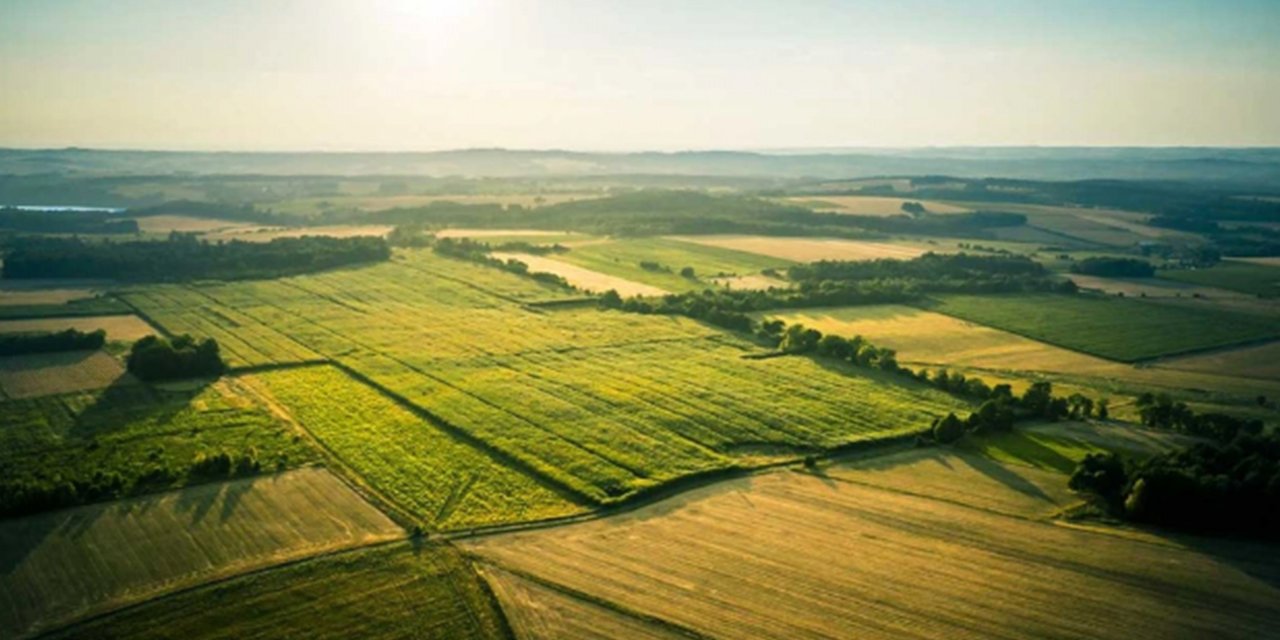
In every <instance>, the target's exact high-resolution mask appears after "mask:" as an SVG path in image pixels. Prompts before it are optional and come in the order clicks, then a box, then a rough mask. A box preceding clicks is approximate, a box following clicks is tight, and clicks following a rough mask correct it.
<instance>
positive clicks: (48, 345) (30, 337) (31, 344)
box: [0, 329, 107, 356]
mask: <svg viewBox="0 0 1280 640" xmlns="http://www.w3.org/2000/svg"><path fill="white" fill-rule="evenodd" d="M106 341H107V332H106V331H103V330H102V329H98V330H97V331H90V332H88V333H85V332H83V331H79V330H76V329H67V330H66V331H58V332H56V333H11V334H2V335H0V356H16V355H22V354H27V353H50V352H54V351H79V350H84V349H100V348H102V345H103V344H105V343H106Z"/></svg>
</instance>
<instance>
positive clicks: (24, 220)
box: [0, 207, 138, 233]
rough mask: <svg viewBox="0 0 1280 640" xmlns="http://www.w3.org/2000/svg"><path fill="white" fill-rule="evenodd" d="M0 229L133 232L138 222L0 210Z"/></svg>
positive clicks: (102, 214) (100, 214)
mask: <svg viewBox="0 0 1280 640" xmlns="http://www.w3.org/2000/svg"><path fill="white" fill-rule="evenodd" d="M0 229H9V230H12V231H21V232H24V233H137V232H138V222H137V221H136V220H132V219H122V218H121V217H120V214H117V213H112V212H110V211H26V210H23V209H18V208H16V207H2V208H0Z"/></svg>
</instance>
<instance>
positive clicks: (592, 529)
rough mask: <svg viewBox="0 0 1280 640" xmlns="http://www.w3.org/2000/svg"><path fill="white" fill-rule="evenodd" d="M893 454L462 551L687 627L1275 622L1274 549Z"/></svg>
mask: <svg viewBox="0 0 1280 640" xmlns="http://www.w3.org/2000/svg"><path fill="white" fill-rule="evenodd" d="M931 457H936V458H937V460H936V461H934V462H930V461H927V460H928V459H929V458H931ZM971 460H980V462H971ZM981 461H985V462H981ZM896 462H897V463H898V465H899V466H896V467H895V466H894V464H893V463H892V461H889V462H886V461H872V462H871V463H870V464H871V466H870V467H868V468H865V469H863V468H862V467H861V465H862V464H863V463H850V466H852V467H854V468H855V470H854V471H852V472H850V475H849V476H848V477H845V476H844V474H845V473H846V472H845V471H843V470H842V469H843V467H841V466H836V467H828V468H824V469H821V470H819V472H817V473H813V474H810V473H796V472H786V471H783V472H776V473H769V474H763V475H756V476H752V477H750V478H745V479H740V480H734V481H731V482H723V483H719V484H717V485H715V486H711V487H706V488H702V489H698V490H695V491H692V492H689V493H687V494H684V495H682V496H680V497H678V498H674V499H671V500H668V501H664V502H663V503H659V504H655V505H652V506H649V507H644V508H642V509H639V510H636V511H633V512H630V513H627V514H624V515H618V516H614V517H609V518H605V519H601V520H596V521H592V522H587V523H581V524H574V525H570V526H566V527H560V528H557V529H554V530H548V531H530V532H521V533H515V534H507V535H497V536H489V537H484V538H478V539H474V540H469V541H466V542H465V543H463V548H464V549H465V550H466V551H467V552H469V553H472V554H475V555H476V556H477V557H478V558H480V559H481V560H482V561H483V562H484V563H487V564H488V565H491V566H494V567H496V568H498V569H500V570H504V571H507V572H509V573H516V574H519V575H521V576H526V577H528V578H530V579H533V580H535V581H536V582H538V583H539V584H542V585H546V586H549V587H552V588H554V589H555V590H556V591H557V592H559V593H561V594H566V593H567V594H574V593H577V594H589V596H590V599H591V601H592V602H595V603H604V604H606V605H607V606H608V607H609V608H611V609H613V610H621V611H627V612H632V613H633V614H636V615H639V616H650V617H655V618H658V619H660V620H662V621H664V622H665V623H666V624H667V626H669V627H675V628H683V629H687V630H689V631H690V633H689V634H686V635H693V634H700V635H704V636H709V637H752V638H818V637H849V636H857V637H867V638H904V637H905V638H992V637H1001V638H1030V637H1056V638H1125V639H1128V638H1134V637H1161V638H1192V637H1205V636H1213V637H1223V638H1242V639H1243V638H1256V637H1262V636H1265V635H1267V634H1268V633H1269V632H1270V631H1269V630H1271V629H1274V628H1275V627H1276V625H1277V624H1280V607H1277V606H1276V604H1275V603H1276V601H1277V597H1280V588H1278V587H1277V586H1275V585H1276V582H1275V577H1276V576H1280V563H1277V562H1276V559H1275V555H1274V554H1268V553H1267V552H1266V547H1262V546H1260V545H1252V544H1250V543H1239V542H1235V541H1233V542H1231V543H1222V544H1219V545H1215V544H1213V543H1209V542H1201V543H1198V544H1197V546H1195V547H1189V546H1185V545H1183V544H1180V543H1179V542H1177V541H1172V542H1170V541H1165V540H1162V539H1161V538H1159V537H1156V536H1146V537H1142V538H1140V539H1139V538H1137V537H1130V536H1127V535H1123V534H1120V535H1117V534H1113V533H1110V532H1107V531H1102V530H1098V529H1094V528H1079V527H1067V526H1059V525H1056V524H1052V523H1049V522H1045V521H1043V520H1042V519H1043V517H1044V515H1045V513H1046V511H1048V510H1052V509H1054V508H1056V507H1057V505H1058V504H1060V502H1061V501H1062V500H1064V499H1065V497H1064V496H1062V495H1061V490H1060V489H1053V490H1052V493H1051V491H1050V489H1049V488H1048V487H1045V486H1044V485H1045V483H1047V482H1049V478H1051V477H1055V476H1056V477H1057V478H1060V479H1062V478H1064V476H1061V475H1058V474H1052V475H1048V476H1047V475H1045V472H1043V471H1041V470H1037V469H1031V468H1026V467H1018V466H1016V465H1001V464H998V463H995V462H992V461H991V460H990V459H987V458H983V457H981V456H977V457H971V456H964V455H960V456H957V455H952V454H948V453H944V452H939V451H937V450H921V451H918V452H913V453H911V454H904V457H902V458H900V459H897V460H896ZM988 463H989V464H988ZM922 473H924V474H925V475H924V476H923V477H922V476H921V475H920V474H922ZM971 481H976V482H974V483H973V491H972V492H969V491H967V485H969V484H970V483H971ZM872 483H874V484H872ZM875 484H878V485H881V486H875ZM940 485H951V486H952V487H953V488H952V489H951V491H950V492H949V493H948V494H947V495H945V496H942V497H939V498H934V497H928V496H925V495H917V494H916V492H922V493H923V492H928V491H930V490H932V488H933V487H935V486H940ZM979 487H981V491H980V490H979ZM1038 492H1043V493H1044V494H1045V496H1044V497H1039V494H1038ZM966 493H972V494H975V495H977V496H978V497H979V498H980V500H979V501H974V500H972V499H971V498H970V497H969V496H966V495H965V494H966ZM1055 494H1056V495H1057V496H1058V497H1056V498H1055V497H1054V496H1055ZM1002 496H1004V498H1002ZM1002 500H1007V501H1002ZM993 501H994V502H993ZM1251 554H1258V555H1252V556H1251ZM1237 563H1240V564H1237ZM487 570H488V569H486V571H487ZM1246 571H1248V573H1246ZM1255 576H1257V577H1255ZM504 604H505V603H504ZM517 606H518V605H517ZM525 606H535V607H536V606H539V605H538V602H537V600H533V601H532V602H531V603H530V604H528V605H525ZM520 615H521V614H515V615H514V616H513V617H515V618H517V619H518V618H520Z"/></svg>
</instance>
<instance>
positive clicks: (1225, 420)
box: [1137, 393, 1262, 442]
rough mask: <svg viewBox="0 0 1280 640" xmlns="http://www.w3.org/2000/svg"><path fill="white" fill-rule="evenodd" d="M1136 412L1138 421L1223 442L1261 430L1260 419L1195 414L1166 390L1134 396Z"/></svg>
mask: <svg viewBox="0 0 1280 640" xmlns="http://www.w3.org/2000/svg"><path fill="white" fill-rule="evenodd" d="M1137 407H1138V415H1139V417H1140V418H1141V420H1142V424H1144V425H1147V426H1148V427H1155V428H1157V429H1169V430H1171V431H1178V432H1181V433H1186V434H1189V435H1193V436H1199V437H1203V438H1212V439H1214V440H1217V441H1219V442H1227V441H1230V440H1231V439H1233V438H1235V437H1236V436H1237V435H1239V434H1257V433H1261V431H1262V421H1261V420H1250V419H1243V418H1236V417H1234V416H1229V415H1225V414H1221V413H1203V414H1196V413H1195V412H1194V411H1192V410H1191V408H1190V407H1188V406H1187V404H1186V403H1185V402H1175V401H1174V400H1173V398H1171V397H1170V396H1169V394H1167V393H1162V394H1159V395H1156V394H1152V393H1144V394H1142V395H1141V396H1138V401H1137Z"/></svg>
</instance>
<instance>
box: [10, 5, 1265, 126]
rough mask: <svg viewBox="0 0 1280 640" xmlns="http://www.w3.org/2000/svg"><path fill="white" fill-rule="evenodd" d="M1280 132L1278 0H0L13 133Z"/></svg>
mask: <svg viewBox="0 0 1280 640" xmlns="http://www.w3.org/2000/svg"><path fill="white" fill-rule="evenodd" d="M988 144H990V145H1009V144H1018V145H1020V144H1035V145H1181V144H1185V145H1280V0H1203V1H1201V0H1195V1H1192V0H1158V1H1157V0H1151V1H1137V0H1128V1H1126V0H1105V1H1104V0H1099V1H1092V0H1088V1H1086V0H1076V1H1070V0H1064V1H1058V2H1050V1H1040V2H1033V1H1030V0H1027V1H1019V0H969V1H965V2H961V1H959V0H929V1H925V0H915V1H909V0H908V1H903V0H896V1H891V2H890V1H885V2H869V1H866V2H864V1H846V2H836V1H827V2H820V1H816V0H815V1H806V0H790V1H779V2H763V1H755V0H733V1H724V2H721V1H718V0H684V1H680V2H667V1H665V0H619V1H611V0H473V1H465V0H437V1H434V2H432V1H431V0H421V1H412V0H385V1H378V0H350V1H339V0H274V1H273V0H244V1H237V0H216V1H215V0H110V1H107V0H101V1H99V0H0V146H22V147H61V146H70V145H76V146H92V147H116V148H163V149H228V150H230V149H236V150H239V149H254V150H257V149H277V150H305V149H324V150H343V149H359V150H409V149H419V150H430V149H445V148H459V147H489V146H502V147H511V148H548V147H557V148H572V149H601V150H603V149H690V148H698V149H706V148H732V149H751V148H794V147H837V146H916V145H988Z"/></svg>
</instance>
